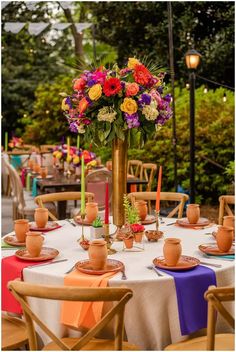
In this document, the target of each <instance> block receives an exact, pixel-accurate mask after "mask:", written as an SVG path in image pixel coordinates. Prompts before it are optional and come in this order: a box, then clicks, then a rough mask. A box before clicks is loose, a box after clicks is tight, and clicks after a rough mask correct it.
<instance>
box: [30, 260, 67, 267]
mask: <svg viewBox="0 0 236 352" xmlns="http://www.w3.org/2000/svg"><path fill="white" fill-rule="evenodd" d="M67 260H68V259H59V260H54V261H52V262H49V263H43V264H35V265H30V266H27V268H28V269H31V268H34V267H36V266H45V265H52V264H56V263H62V262H66V261H67Z"/></svg>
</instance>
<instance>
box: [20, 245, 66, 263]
mask: <svg viewBox="0 0 236 352" xmlns="http://www.w3.org/2000/svg"><path fill="white" fill-rule="evenodd" d="M58 254H59V251H58V250H57V249H55V248H47V247H43V248H42V250H41V252H40V255H39V256H38V257H31V256H30V254H29V252H28V251H27V249H19V250H18V251H16V253H15V256H16V257H17V258H19V259H22V260H32V261H34V262H42V261H44V260H49V259H53V258H56V257H57V256H58Z"/></svg>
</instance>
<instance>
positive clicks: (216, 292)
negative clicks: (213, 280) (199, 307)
mask: <svg viewBox="0 0 236 352" xmlns="http://www.w3.org/2000/svg"><path fill="white" fill-rule="evenodd" d="M204 297H205V299H206V300H207V301H208V317H207V335H206V336H201V337H196V338H194V339H187V340H185V341H183V342H179V343H175V344H172V345H169V346H167V347H166V348H165V351H215V350H216V351H234V350H235V349H234V338H235V335H234V334H230V333H227V334H215V326H216V318H217V315H216V312H217V313H219V314H220V315H221V316H222V317H223V318H224V320H225V321H226V322H227V323H228V325H229V326H230V327H231V328H233V329H234V318H233V316H232V315H231V314H230V313H229V312H228V311H227V309H226V308H225V307H224V305H223V303H224V302H230V301H234V287H215V286H209V288H208V290H207V291H206V292H205V295H204Z"/></svg>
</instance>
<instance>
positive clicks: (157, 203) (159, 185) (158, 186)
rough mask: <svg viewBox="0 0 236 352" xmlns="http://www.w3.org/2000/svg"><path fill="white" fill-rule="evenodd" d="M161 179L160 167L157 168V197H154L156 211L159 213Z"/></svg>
mask: <svg viewBox="0 0 236 352" xmlns="http://www.w3.org/2000/svg"><path fill="white" fill-rule="evenodd" d="M161 178H162V166H160V167H159V175H158V183H157V197H156V211H157V212H159V211H160V198H161Z"/></svg>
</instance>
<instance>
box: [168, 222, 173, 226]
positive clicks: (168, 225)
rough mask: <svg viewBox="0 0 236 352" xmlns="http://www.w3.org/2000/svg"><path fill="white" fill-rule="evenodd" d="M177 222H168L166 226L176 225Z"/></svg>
mask: <svg viewBox="0 0 236 352" xmlns="http://www.w3.org/2000/svg"><path fill="white" fill-rule="evenodd" d="M174 224H175V222H171V223H170V224H167V225H166V226H170V225H174Z"/></svg>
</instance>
